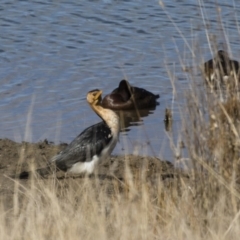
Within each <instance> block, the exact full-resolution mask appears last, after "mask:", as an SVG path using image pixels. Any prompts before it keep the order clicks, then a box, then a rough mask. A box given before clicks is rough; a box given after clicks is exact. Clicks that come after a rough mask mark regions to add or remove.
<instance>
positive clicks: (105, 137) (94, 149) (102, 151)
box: [19, 89, 120, 179]
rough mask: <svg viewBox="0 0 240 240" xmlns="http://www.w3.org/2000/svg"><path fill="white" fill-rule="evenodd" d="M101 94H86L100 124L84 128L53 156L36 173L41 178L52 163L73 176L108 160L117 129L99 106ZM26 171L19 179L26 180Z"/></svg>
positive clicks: (110, 115) (112, 116) (115, 118)
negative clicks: (46, 164)
mask: <svg viewBox="0 0 240 240" xmlns="http://www.w3.org/2000/svg"><path fill="white" fill-rule="evenodd" d="M101 95H102V91H100V90H98V89H96V90H92V91H90V92H88V94H87V102H88V103H89V105H90V106H91V108H92V109H93V110H94V111H95V113H96V114H97V115H98V116H99V117H100V118H102V120H103V121H102V122H100V123H97V124H95V125H93V126H90V127H88V128H86V129H85V130H84V131H83V132H82V133H80V134H79V135H78V136H77V137H76V138H75V139H74V140H73V141H72V142H71V143H70V144H69V145H68V146H67V147H66V148H65V149H64V150H63V151H61V152H60V153H59V154H57V155H56V156H54V157H53V158H52V159H51V160H50V163H49V166H48V167H46V168H41V169H37V170H36V172H37V173H38V174H39V175H40V176H42V177H44V176H45V175H47V174H49V173H50V172H51V163H55V165H56V169H57V170H62V171H64V172H70V173H74V174H80V173H86V174H91V173H92V172H93V171H94V167H95V166H96V164H97V163H98V162H99V161H101V160H103V159H105V158H107V157H108V156H109V155H110V154H111V152H112V151H113V149H114V148H115V146H116V144H117V141H118V135H119V130H120V127H119V126H120V124H119V117H118V115H117V114H116V113H115V112H113V111H112V110H110V109H106V108H103V107H102V106H101V105H100V104H101V100H102V99H101ZM28 177H29V172H26V171H25V172H22V173H21V174H20V175H19V178H21V179H23V178H28Z"/></svg>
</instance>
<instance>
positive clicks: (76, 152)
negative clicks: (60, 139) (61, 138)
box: [52, 122, 112, 171]
mask: <svg viewBox="0 0 240 240" xmlns="http://www.w3.org/2000/svg"><path fill="white" fill-rule="evenodd" d="M111 139H112V134H111V130H110V128H109V127H108V125H107V124H106V123H105V122H100V123H97V124H95V125H93V126H90V127H88V128H87V129H85V130H84V131H83V132H82V133H80V134H79V135H78V136H77V137H76V138H75V139H74V140H73V141H72V142H71V143H70V144H69V145H68V146H67V147H66V149H64V150H63V151H62V152H60V153H59V154H58V155H56V156H55V157H53V159H52V160H53V161H55V163H56V166H57V167H58V168H59V169H61V170H63V171H67V169H69V168H70V167H71V166H72V165H73V164H75V163H77V162H86V161H91V159H92V157H93V156H94V155H99V154H100V153H101V151H102V150H103V149H104V147H105V146H106V145H107V144H108V143H109V142H110V141H111Z"/></svg>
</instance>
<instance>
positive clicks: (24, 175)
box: [18, 165, 58, 179]
mask: <svg viewBox="0 0 240 240" xmlns="http://www.w3.org/2000/svg"><path fill="white" fill-rule="evenodd" d="M56 171H58V169H57V168H55V169H54V168H53V167H52V166H50V165H49V166H47V167H45V168H39V169H36V170H35V171H34V172H32V171H29V172H28V171H23V172H21V173H20V174H19V176H18V178H19V179H28V178H29V177H30V176H31V175H33V174H35V173H36V175H38V176H40V177H42V178H44V177H46V176H47V175H50V174H51V173H53V172H56Z"/></svg>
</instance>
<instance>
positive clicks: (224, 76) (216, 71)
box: [204, 50, 239, 85]
mask: <svg viewBox="0 0 240 240" xmlns="http://www.w3.org/2000/svg"><path fill="white" fill-rule="evenodd" d="M204 75H205V80H206V82H207V83H208V84H214V85H216V82H220V83H222V82H223V83H224V82H226V81H228V80H229V77H231V78H233V79H235V78H237V80H238V79H239V62H238V61H236V60H232V59H230V58H229V56H228V53H227V52H225V51H223V50H219V51H218V52H217V54H216V56H215V57H214V58H213V59H210V60H209V61H207V62H205V63H204Z"/></svg>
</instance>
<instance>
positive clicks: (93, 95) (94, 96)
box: [87, 89, 102, 105]
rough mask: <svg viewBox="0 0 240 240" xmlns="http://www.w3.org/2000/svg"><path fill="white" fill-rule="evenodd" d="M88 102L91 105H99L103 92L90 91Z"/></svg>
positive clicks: (97, 90)
mask: <svg viewBox="0 0 240 240" xmlns="http://www.w3.org/2000/svg"><path fill="white" fill-rule="evenodd" d="M87 101H88V103H89V104H90V105H99V104H100V103H101V101H102V90H99V89H94V90H91V91H89V92H88V94H87Z"/></svg>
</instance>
